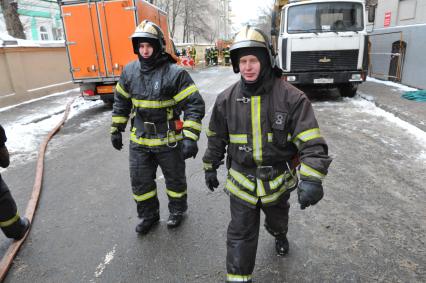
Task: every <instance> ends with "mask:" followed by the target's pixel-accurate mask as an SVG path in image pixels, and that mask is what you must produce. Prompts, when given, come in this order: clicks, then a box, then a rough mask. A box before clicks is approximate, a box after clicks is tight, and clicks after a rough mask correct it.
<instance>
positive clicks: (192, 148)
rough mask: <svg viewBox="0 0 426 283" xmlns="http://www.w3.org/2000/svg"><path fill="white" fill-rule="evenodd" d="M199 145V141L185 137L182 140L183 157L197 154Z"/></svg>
mask: <svg viewBox="0 0 426 283" xmlns="http://www.w3.org/2000/svg"><path fill="white" fill-rule="evenodd" d="M197 152H198V146H197V142H196V141H194V140H191V139H184V140H183V141H182V154H183V159H188V158H190V157H194V158H195V156H197Z"/></svg>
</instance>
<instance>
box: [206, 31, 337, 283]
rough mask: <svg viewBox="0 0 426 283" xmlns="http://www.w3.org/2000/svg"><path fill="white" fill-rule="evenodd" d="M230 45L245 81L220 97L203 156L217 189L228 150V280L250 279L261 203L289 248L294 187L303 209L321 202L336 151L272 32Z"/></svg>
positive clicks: (249, 34)
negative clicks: (278, 57)
mask: <svg viewBox="0 0 426 283" xmlns="http://www.w3.org/2000/svg"><path fill="white" fill-rule="evenodd" d="M230 52H231V62H232V66H233V69H234V72H235V73H238V72H240V73H241V80H240V81H238V82H237V83H235V84H233V85H232V86H231V87H229V88H228V89H226V90H225V91H223V92H222V93H221V94H220V95H219V96H218V97H217V99H216V102H215V105H214V107H213V112H212V116H211V120H210V124H209V129H208V131H207V136H208V148H207V150H206V153H205V155H204V157H203V163H204V170H205V178H206V184H207V186H208V188H209V189H210V190H212V191H213V190H214V188H217V187H218V185H219V182H218V179H217V172H216V169H217V168H218V167H219V165H220V164H221V162H222V160H223V159H224V156H225V152H227V157H226V164H227V168H228V176H227V180H226V184H225V191H226V192H227V193H228V194H229V195H230V210H231V222H230V223H229V226H228V232H227V257H226V265H227V282H251V280H252V279H251V276H252V272H253V269H254V264H255V259H256V250H257V242H258V238H259V225H260V210H262V211H263V212H264V213H265V224H264V225H265V228H266V230H267V231H268V232H269V233H270V234H272V236H274V237H275V248H276V252H277V254H278V255H281V256H283V255H285V254H287V253H288V250H289V244H288V240H287V236H286V234H287V225H288V212H289V208H290V205H289V203H288V199H289V197H290V192H291V191H292V190H293V189H295V188H296V187H297V190H298V198H299V202H300V205H301V208H302V209H304V208H305V207H307V206H309V205H314V204H316V203H317V202H318V201H319V200H320V199H321V198H322V196H323V188H322V179H323V178H324V177H325V175H326V174H327V169H328V166H329V164H330V162H331V158H330V157H329V156H328V148H327V144H326V142H325V140H324V139H323V138H322V136H321V134H320V130H319V127H318V123H317V121H316V118H315V115H314V111H313V109H312V106H311V103H310V102H309V100H308V98H307V97H306V95H305V94H304V93H303V92H302V91H300V90H298V89H297V88H295V87H293V86H291V85H290V84H288V83H287V82H285V81H284V80H282V79H280V77H281V74H282V71H281V70H280V69H279V68H278V67H276V66H275V61H274V58H273V55H272V54H273V51H272V47H271V45H270V44H269V41H268V38H267V37H266V36H265V35H264V34H263V33H262V32H261V31H259V30H258V29H256V28H252V27H245V28H244V29H243V30H242V31H240V32H239V33H238V34H237V35H236V37H235V41H234V43H233V44H232V46H231V48H230ZM296 157H299V158H300V168H299V173H300V176H301V181H300V182H298V178H297V174H296V172H295V171H296V170H295V163H296V162H295V160H297V158H296Z"/></svg>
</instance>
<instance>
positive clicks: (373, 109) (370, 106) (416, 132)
mask: <svg viewBox="0 0 426 283" xmlns="http://www.w3.org/2000/svg"><path fill="white" fill-rule="evenodd" d="M348 100H349V101H350V103H352V104H353V105H355V106H357V107H359V108H360V110H361V111H363V112H365V113H368V114H370V115H373V116H377V117H383V118H385V119H386V120H388V121H389V122H392V123H395V124H397V125H398V126H399V127H400V128H403V129H405V130H406V131H407V132H408V133H410V134H412V135H413V136H414V137H415V138H417V139H418V140H419V141H420V142H421V143H423V144H424V145H425V147H426V132H424V131H422V130H421V129H419V128H417V127H416V126H413V125H411V124H410V123H408V122H405V121H403V120H401V119H400V118H398V117H396V116H395V115H393V114H392V113H389V112H386V111H385V110H383V109H381V108H379V107H377V106H376V105H375V104H374V103H372V102H370V101H367V100H364V99H348Z"/></svg>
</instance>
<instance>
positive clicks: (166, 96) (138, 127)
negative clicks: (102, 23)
mask: <svg viewBox="0 0 426 283" xmlns="http://www.w3.org/2000/svg"><path fill="white" fill-rule="evenodd" d="M182 111H183V113H184V117H183V118H184V121H183V125H182V124H181V122H180V120H179V116H180V114H181V113H182ZM131 114H132V115H131ZM130 115H131V117H132V123H131V125H132V127H131V134H130V140H131V141H132V142H133V143H136V144H139V145H141V146H143V147H147V148H150V149H157V150H159V151H161V150H164V149H167V148H168V147H174V146H176V144H177V142H178V141H179V140H182V139H183V138H189V139H192V140H195V141H197V140H198V138H199V134H200V132H201V119H202V118H203V117H204V101H203V99H202V97H201V95H200V94H199V92H198V89H197V87H196V86H195V84H194V82H193V81H192V79H191V77H190V76H189V74H188V73H187V72H186V71H185V70H184V69H182V68H180V67H178V66H176V65H175V64H172V63H170V62H168V61H167V62H164V63H163V64H161V65H160V66H156V67H155V69H153V70H149V71H144V70H142V69H141V66H140V62H139V61H137V60H136V61H133V62H131V63H129V64H127V65H126V66H125V68H124V70H123V72H122V74H121V77H120V80H119V82H118V83H117V85H116V91H115V98H114V105H113V111H112V127H111V131H112V132H113V131H116V130H119V131H124V129H125V127H126V124H127V122H128V120H129V117H130Z"/></svg>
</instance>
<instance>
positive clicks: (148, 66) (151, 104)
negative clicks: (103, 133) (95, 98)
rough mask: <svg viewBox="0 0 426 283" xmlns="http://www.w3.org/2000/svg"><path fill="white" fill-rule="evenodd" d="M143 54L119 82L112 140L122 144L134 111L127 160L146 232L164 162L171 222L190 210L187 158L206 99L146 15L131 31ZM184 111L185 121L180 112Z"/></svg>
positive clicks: (154, 218) (155, 215)
mask: <svg viewBox="0 0 426 283" xmlns="http://www.w3.org/2000/svg"><path fill="white" fill-rule="evenodd" d="M132 44H133V51H134V53H135V54H137V55H138V58H139V60H135V61H133V62H131V63H129V64H127V65H126V66H125V68H124V70H123V72H122V74H121V77H120V80H119V82H118V83H117V85H116V91H115V97H114V104H113V111H112V126H111V142H112V145H113V146H114V148H116V149H117V150H121V148H122V146H123V143H122V134H121V133H122V132H123V131H124V130H125V128H126V124H127V122H128V120H129V117H130V116H131V117H132V119H131V131H130V146H129V163H130V179H131V185H132V191H133V198H134V200H135V201H136V208H137V213H138V216H139V218H140V219H141V222H140V223H139V224H138V225H137V226H136V232H137V233H140V234H146V233H147V232H149V230H150V229H151V228H152V226H153V225H154V224H156V223H157V222H158V221H159V219H160V215H159V200H158V197H157V185H156V183H155V178H156V171H157V167H158V166H160V168H161V170H162V172H163V175H164V178H165V182H166V192H167V196H168V200H169V202H168V209H169V213H170V214H169V218H168V220H167V226H168V227H170V228H174V227H177V226H179V225H180V224H181V221H182V219H183V214H184V213H185V211H186V210H187V183H186V176H185V159H187V158H190V157H194V158H195V156H196V154H197V152H198V147H197V140H198V138H199V134H200V131H201V119H202V118H203V117H204V101H203V99H202V97H201V95H200V94H199V92H198V89H197V87H196V85H195V84H194V82H193V80H192V79H191V77H190V76H189V74H188V73H187V72H186V71H185V70H184V69H182V68H180V67H178V66H176V64H174V63H175V62H174V60H173V59H172V58H171V57H170V55H168V54H167V53H166V52H165V41H164V36H163V33H162V31H161V29H160V28H159V27H158V26H157V25H155V24H154V23H152V22H149V21H146V20H145V21H143V22H142V23H141V24H140V25H139V26H138V27H137V28H136V31H135V33H134V34H133V35H132ZM182 112H183V119H184V121H183V123H182V122H181V120H180V118H179V117H180V115H181V113H182Z"/></svg>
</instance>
